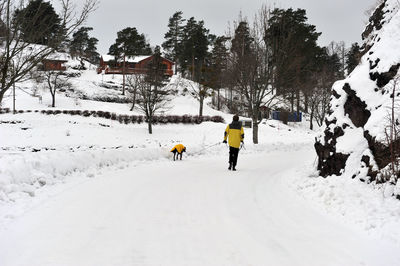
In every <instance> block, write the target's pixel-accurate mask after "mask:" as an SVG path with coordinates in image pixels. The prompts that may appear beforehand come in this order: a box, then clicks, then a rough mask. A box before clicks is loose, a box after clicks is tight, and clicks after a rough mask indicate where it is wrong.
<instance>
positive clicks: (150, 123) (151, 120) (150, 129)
mask: <svg viewBox="0 0 400 266" xmlns="http://www.w3.org/2000/svg"><path fill="white" fill-rule="evenodd" d="M152 123H153V117H149V118H148V122H147V124H148V128H149V134H153V126H152Z"/></svg>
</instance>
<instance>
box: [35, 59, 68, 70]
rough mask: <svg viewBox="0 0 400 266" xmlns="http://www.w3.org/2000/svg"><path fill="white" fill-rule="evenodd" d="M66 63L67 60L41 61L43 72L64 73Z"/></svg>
mask: <svg viewBox="0 0 400 266" xmlns="http://www.w3.org/2000/svg"><path fill="white" fill-rule="evenodd" d="M66 62H68V60H61V59H43V60H42V64H43V66H42V69H41V70H44V71H65V70H67V68H66V67H65V66H64V63H66Z"/></svg>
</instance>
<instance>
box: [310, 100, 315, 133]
mask: <svg viewBox="0 0 400 266" xmlns="http://www.w3.org/2000/svg"><path fill="white" fill-rule="evenodd" d="M310 108H311V112H310V130H313V129H314V125H313V119H314V106H311V107H310Z"/></svg>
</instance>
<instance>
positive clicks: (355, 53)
mask: <svg viewBox="0 0 400 266" xmlns="http://www.w3.org/2000/svg"><path fill="white" fill-rule="evenodd" d="M360 59H361V48H360V46H359V45H358V43H353V44H352V45H351V47H350V50H349V51H348V52H347V54H346V66H347V68H346V69H347V74H350V73H351V72H352V71H353V70H354V69H355V68H356V66H358V64H359V63H360Z"/></svg>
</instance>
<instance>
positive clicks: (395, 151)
mask: <svg viewBox="0 0 400 266" xmlns="http://www.w3.org/2000/svg"><path fill="white" fill-rule="evenodd" d="M399 84H400V76H397V77H395V78H394V79H393V80H392V84H391V90H392V91H391V99H392V101H391V106H390V114H389V119H388V120H389V125H388V126H387V127H386V128H385V135H386V142H387V145H388V147H389V153H390V174H391V178H395V179H396V180H395V182H394V183H396V182H397V176H398V174H399V162H398V156H399V153H400V151H399V146H398V145H399V137H400V127H399V122H398V120H397V119H396V109H397V107H398V106H396V95H397V91H398V89H399Z"/></svg>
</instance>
